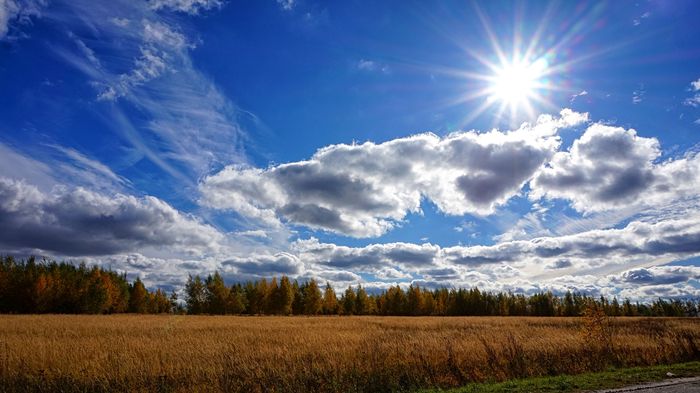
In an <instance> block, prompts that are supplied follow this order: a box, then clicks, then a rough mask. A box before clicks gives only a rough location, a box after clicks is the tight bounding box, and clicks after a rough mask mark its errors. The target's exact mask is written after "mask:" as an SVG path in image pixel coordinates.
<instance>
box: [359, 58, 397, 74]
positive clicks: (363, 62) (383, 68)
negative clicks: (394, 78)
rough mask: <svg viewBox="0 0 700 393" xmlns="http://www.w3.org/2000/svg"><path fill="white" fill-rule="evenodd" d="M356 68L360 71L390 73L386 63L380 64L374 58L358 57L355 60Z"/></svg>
mask: <svg viewBox="0 0 700 393" xmlns="http://www.w3.org/2000/svg"><path fill="white" fill-rule="evenodd" d="M357 69H358V70H360V71H368V72H372V71H380V72H382V73H384V74H388V73H390V69H389V66H388V65H386V64H380V63H378V62H376V61H374V60H367V59H360V60H359V61H358V62H357Z"/></svg>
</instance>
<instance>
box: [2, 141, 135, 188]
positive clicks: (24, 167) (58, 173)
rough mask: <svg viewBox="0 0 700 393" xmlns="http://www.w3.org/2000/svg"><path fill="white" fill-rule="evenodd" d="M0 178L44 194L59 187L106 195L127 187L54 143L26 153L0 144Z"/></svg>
mask: <svg viewBox="0 0 700 393" xmlns="http://www.w3.org/2000/svg"><path fill="white" fill-rule="evenodd" d="M32 157H41V159H42V161H39V160H37V159H34V158H32ZM0 177H5V178H8V179H14V180H24V181H26V182H28V183H30V184H33V185H35V186H37V187H38V188H39V189H40V190H42V191H44V192H46V191H49V190H50V189H51V188H52V187H54V186H57V185H61V184H71V185H73V186H82V187H86V188H89V189H92V190H101V191H110V192H114V191H118V190H122V189H124V188H126V187H129V186H130V185H131V183H130V182H129V180H127V179H126V178H124V177H122V176H119V175H117V174H116V173H114V172H113V171H112V170H111V169H110V168H109V167H108V166H107V165H105V164H103V163H102V162H99V161H97V160H95V159H92V158H90V157H88V156H86V155H85V154H83V153H81V152H79V151H78V150H76V149H73V148H69V147H65V146H60V145H55V144H50V145H42V146H38V147H34V148H32V151H31V154H28V153H24V152H20V151H18V150H17V149H15V148H13V147H11V146H9V145H6V144H3V143H2V142H0Z"/></svg>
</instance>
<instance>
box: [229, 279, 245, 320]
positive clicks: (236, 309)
mask: <svg viewBox="0 0 700 393" xmlns="http://www.w3.org/2000/svg"><path fill="white" fill-rule="evenodd" d="M228 296H229V300H228V306H229V309H228V312H229V313H231V314H243V313H244V312H245V311H246V297H245V291H244V290H243V286H241V284H240V283H236V284H234V285H232V286H231V289H230V290H229V293H228Z"/></svg>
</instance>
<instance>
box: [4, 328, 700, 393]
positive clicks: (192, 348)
mask: <svg viewBox="0 0 700 393" xmlns="http://www.w3.org/2000/svg"><path fill="white" fill-rule="evenodd" d="M699 358H700V320H698V319H667V318H653V319H644V318H615V319H612V320H605V321H586V320H584V319H581V318H507V317H506V318H504V317H481V318H480V317H454V318H448V317H406V318H403V317H232V316H224V317H214V316H201V317H200V316H173V315H163V316H140V315H139V316H136V315H115V316H77V315H60V316H59V315H49V316H31V315H29V316H25V315H20V316H11V315H4V316H0V391H2V392H14V391H63V392H71V391H76V392H77V391H81V392H86V391H91V392H92V391H178V392H179V391H182V392H185V391H231V392H237V391H245V392H272V391H275V392H313V391H318V392H361V391H362V392H366V391H372V392H374V391H403V390H412V389H418V388H429V387H455V386H459V385H463V384H465V383H467V382H470V381H494V380H504V379H509V378H515V377H525V376H541V375H556V374H564V373H566V374H572V373H582V372H587V371H595V370H602V369H606V368H608V367H611V366H615V367H625V366H636V365H654V364H664V363H674V362H681V361H688V360H696V359H699Z"/></svg>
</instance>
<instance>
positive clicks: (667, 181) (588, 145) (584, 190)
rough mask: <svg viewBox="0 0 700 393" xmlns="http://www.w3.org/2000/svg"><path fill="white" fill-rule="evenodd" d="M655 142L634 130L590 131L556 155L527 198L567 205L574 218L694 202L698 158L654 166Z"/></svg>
mask: <svg viewBox="0 0 700 393" xmlns="http://www.w3.org/2000/svg"><path fill="white" fill-rule="evenodd" d="M660 154H661V150H660V147H659V142H658V140H657V139H656V138H645V137H640V136H638V135H637V133H636V131H635V130H633V129H627V130H626V129H623V128H620V127H611V126H606V125H602V124H593V125H591V126H590V127H589V128H588V129H587V130H586V131H585V132H584V134H583V135H582V136H581V138H579V139H578V140H576V141H574V143H573V145H572V147H571V148H570V149H569V151H566V152H558V153H556V154H555V155H554V157H553V158H552V160H551V162H550V163H548V164H547V165H546V166H545V167H544V168H542V169H541V170H540V171H539V172H538V173H537V174H536V175H535V176H534V178H533V180H532V181H531V182H530V187H531V189H532V191H531V193H530V198H531V199H533V200H536V199H538V198H542V197H544V198H548V199H555V198H560V199H566V200H568V201H571V202H572V206H573V208H574V209H576V210H578V211H579V212H584V213H591V212H600V211H607V210H611V209H619V208H625V209H633V210H634V209H637V210H639V209H641V208H645V207H661V206H663V205H664V204H668V203H672V202H674V201H678V200H681V199H682V198H686V197H693V196H697V195H698V193H697V190H695V187H694V186H693V185H694V184H697V183H698V181H700V156H698V154H697V153H695V152H692V151H690V152H689V153H687V154H686V155H685V156H683V157H680V158H676V159H672V160H667V161H664V162H660V163H655V160H656V159H657V158H658V157H659V156H660Z"/></svg>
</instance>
